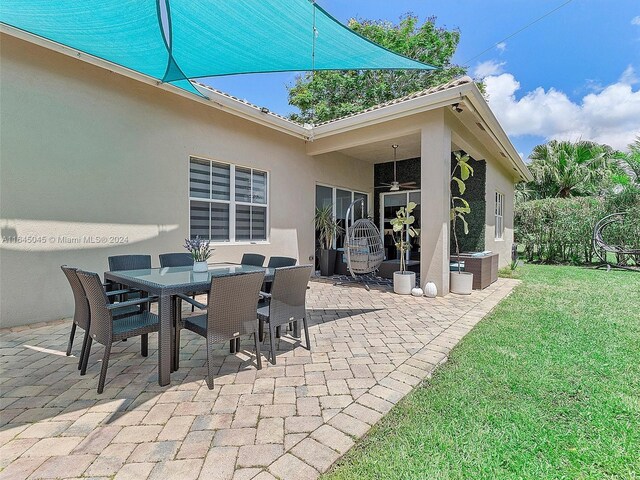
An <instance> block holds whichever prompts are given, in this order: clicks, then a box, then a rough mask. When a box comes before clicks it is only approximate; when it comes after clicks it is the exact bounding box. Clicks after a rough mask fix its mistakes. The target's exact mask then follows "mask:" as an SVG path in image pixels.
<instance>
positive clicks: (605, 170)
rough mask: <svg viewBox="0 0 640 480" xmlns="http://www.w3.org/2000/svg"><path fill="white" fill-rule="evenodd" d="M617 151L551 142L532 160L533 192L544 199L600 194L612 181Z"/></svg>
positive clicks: (586, 144)
mask: <svg viewBox="0 0 640 480" xmlns="http://www.w3.org/2000/svg"><path fill="white" fill-rule="evenodd" d="M612 154H613V150H612V149H611V147H609V146H607V145H599V144H597V143H594V142H588V141H578V142H568V141H558V140H551V141H550V142H548V143H546V144H544V145H538V146H536V147H535V148H534V149H533V152H532V153H531V155H530V156H529V158H530V159H531V160H532V161H531V164H530V165H529V170H531V174H532V175H533V177H534V181H533V182H532V183H533V185H531V188H532V189H534V190H535V191H537V192H538V196H539V197H541V198H547V197H562V198H566V197H573V196H585V195H592V194H596V193H599V190H601V189H602V187H603V183H604V181H605V180H606V179H608V178H609V176H610V174H609V163H610V159H611V156H612Z"/></svg>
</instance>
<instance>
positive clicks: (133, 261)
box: [107, 255, 151, 300]
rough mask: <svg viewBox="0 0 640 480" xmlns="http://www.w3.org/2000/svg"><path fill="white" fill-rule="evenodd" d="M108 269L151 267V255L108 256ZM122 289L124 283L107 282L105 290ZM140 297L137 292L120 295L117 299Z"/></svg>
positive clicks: (141, 268) (117, 270)
mask: <svg viewBox="0 0 640 480" xmlns="http://www.w3.org/2000/svg"><path fill="white" fill-rule="evenodd" d="M108 260H109V271H110V272H119V271H122V270H144V269H150V268H151V255H113V256H111V257H109V258H108ZM114 288H115V289H120V290H121V289H123V288H124V285H120V284H114V283H109V285H108V286H107V290H112V289H114ZM134 298H142V297H141V295H140V294H139V293H133V294H130V295H121V296H119V297H118V300H131V299H134Z"/></svg>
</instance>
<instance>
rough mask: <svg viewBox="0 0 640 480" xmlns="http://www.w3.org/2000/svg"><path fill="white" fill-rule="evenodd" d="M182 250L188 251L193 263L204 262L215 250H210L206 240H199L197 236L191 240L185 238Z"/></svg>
mask: <svg viewBox="0 0 640 480" xmlns="http://www.w3.org/2000/svg"><path fill="white" fill-rule="evenodd" d="M184 248H186V249H187V250H188V251H189V253H190V254H191V256H192V257H193V261H194V262H206V261H207V260H208V259H209V257H210V256H211V255H213V251H214V250H215V248H211V246H210V245H209V241H208V240H201V239H200V237H198V236H196V238H195V239H192V240H190V239H188V238H185V239H184Z"/></svg>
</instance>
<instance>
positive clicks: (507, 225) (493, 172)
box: [484, 159, 514, 268]
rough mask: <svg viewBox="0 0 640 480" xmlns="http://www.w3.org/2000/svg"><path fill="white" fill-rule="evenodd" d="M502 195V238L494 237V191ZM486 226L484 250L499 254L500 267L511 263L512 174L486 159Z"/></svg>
mask: <svg viewBox="0 0 640 480" xmlns="http://www.w3.org/2000/svg"><path fill="white" fill-rule="evenodd" d="M496 191H498V192H500V193H502V194H503V195H504V215H503V217H504V235H503V238H502V240H496V238H495V224H496V222H495V206H496V199H495V192H496ZM485 202H486V207H487V208H486V228H485V242H484V244H485V250H491V251H492V252H496V253H498V254H500V268H502V267H505V266H507V265H509V264H510V263H511V246H512V245H513V202H514V184H513V179H512V176H511V174H510V173H509V172H507V171H505V170H504V169H503V168H502V167H500V165H498V164H497V162H495V161H492V160H491V159H488V161H487V184H486V191H485Z"/></svg>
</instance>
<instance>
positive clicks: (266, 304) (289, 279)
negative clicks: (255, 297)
mask: <svg viewBox="0 0 640 480" xmlns="http://www.w3.org/2000/svg"><path fill="white" fill-rule="evenodd" d="M312 270H313V265H298V266H294V267H283V268H277V269H276V270H275V272H274V275H273V282H272V284H271V293H265V292H260V296H261V297H262V298H263V300H262V301H261V302H260V303H259V304H258V319H259V320H260V325H259V336H260V338H261V340H262V339H263V336H264V323H267V324H268V326H269V343H270V346H271V363H273V364H274V365H275V364H276V344H275V339H276V329H277V328H278V327H281V326H282V325H288V324H289V323H292V322H295V323H297V322H299V321H302V324H303V326H304V336H305V341H306V343H307V350H311V343H310V342H309V328H308V326H307V311H306V296H307V285H308V284H309V278H310V277H311V271H312ZM296 330H297V329H296Z"/></svg>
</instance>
